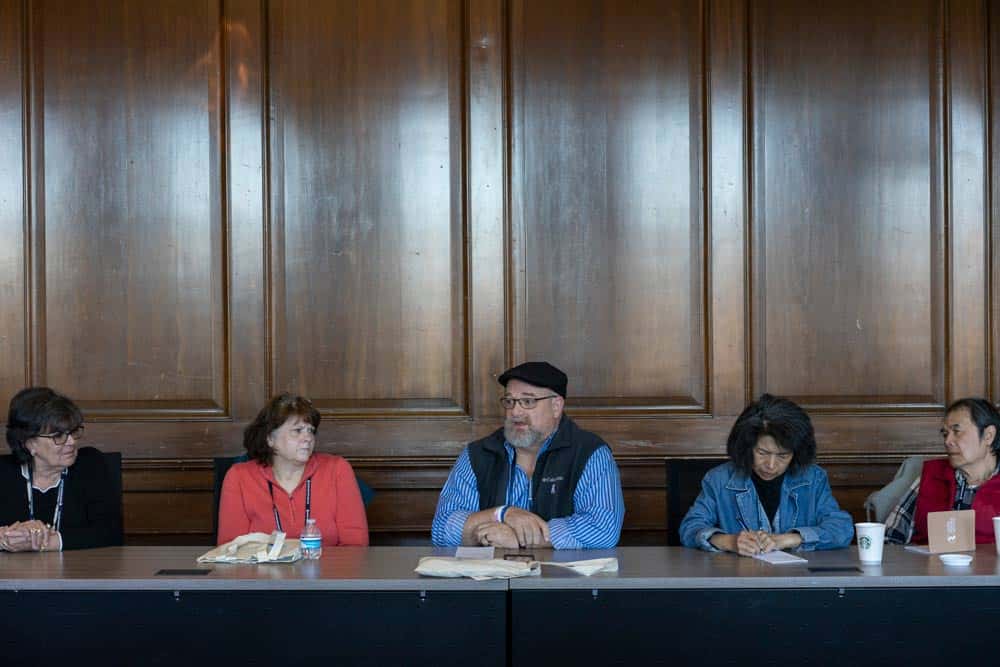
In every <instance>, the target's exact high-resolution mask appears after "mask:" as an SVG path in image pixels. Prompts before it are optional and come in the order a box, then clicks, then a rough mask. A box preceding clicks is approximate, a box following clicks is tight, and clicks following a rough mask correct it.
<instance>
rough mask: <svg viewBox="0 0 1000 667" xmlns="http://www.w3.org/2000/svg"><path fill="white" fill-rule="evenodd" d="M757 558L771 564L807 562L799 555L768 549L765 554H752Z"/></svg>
mask: <svg viewBox="0 0 1000 667" xmlns="http://www.w3.org/2000/svg"><path fill="white" fill-rule="evenodd" d="M754 558H756V559H757V560H762V561H764V562H765V563H770V564H771V565H794V564H796V563H808V562H809V561H808V560H806V559H805V558H802V557H800V556H794V555H792V554H790V553H785V552H784V551H768V552H767V553H766V554H757V555H756V556H754Z"/></svg>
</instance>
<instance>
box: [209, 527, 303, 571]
mask: <svg viewBox="0 0 1000 667" xmlns="http://www.w3.org/2000/svg"><path fill="white" fill-rule="evenodd" d="M301 559H302V552H301V551H300V550H299V541H298V540H286V539H285V534H284V533H282V532H279V531H275V532H273V533H271V534H270V535H268V534H267V533H248V534H246V535H240V536H239V537H237V538H236V539H235V540H233V541H232V542H226V543H225V544H223V545H220V546H217V547H215V548H214V549H212V550H211V551H209V552H208V553H204V554H202V555H201V556H198V562H199V563H251V564H253V563H294V562H295V561H297V560H301Z"/></svg>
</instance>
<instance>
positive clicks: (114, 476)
mask: <svg viewBox="0 0 1000 667" xmlns="http://www.w3.org/2000/svg"><path fill="white" fill-rule="evenodd" d="M101 454H103V456H104V465H105V466H107V470H108V483H109V484H111V490H112V491H113V492H114V495H115V498H116V499H117V500H118V502H117V505H118V516H119V517H121V516H122V515H123V514H124V512H123V511H122V455H121V452H101ZM118 526H119V532H118V535H117V539H116V541H115V544H116V545H117V546H121V545H123V544H124V543H125V535H124V526H123V521H119V522H118Z"/></svg>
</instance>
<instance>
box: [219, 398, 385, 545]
mask: <svg viewBox="0 0 1000 667" xmlns="http://www.w3.org/2000/svg"><path fill="white" fill-rule="evenodd" d="M319 422H320V414H319V412H318V411H317V410H316V408H314V407H313V405H312V403H311V402H309V400H308V399H306V398H303V397H302V396H293V395H291V394H281V395H279V396H275V397H274V398H272V399H271V400H270V402H268V404H267V405H266V406H264V409H263V410H261V411H260V413H259V414H258V415H257V418H256V419H254V420H253V422H251V423H250V425H249V426H247V428H246V430H245V431H244V433H243V446H244V447H245V448H246V450H247V454H249V456H250V460H249V461H247V462H246V463H237V464H235V465H233V467H231V468H230V469H229V472H228V473H226V479H225V480H224V481H223V483H222V495H221V498H220V499H219V536H218V541H219V544H225V543H226V542H229V541H231V540H233V539H235V538H237V537H239V536H240V535H245V534H247V533H270V532H272V531H274V530H280V531H283V532H284V533H285V534H286V535H287V536H288V537H290V538H298V537H299V536H300V535H301V534H302V528H303V527H304V526H305V522H306V519H309V518H312V519H315V520H316V525H317V526H318V527H319V530H320V532H321V533H322V535H323V546H337V545H358V546H367V545H368V520H367V518H366V517H365V507H364V504H363V503H362V501H361V492H360V491H359V490H358V482H357V478H356V477H355V476H354V470H353V469H352V468H351V464H350V463H348V462H347V460H346V459H344V458H342V457H340V456H334V455H333V454H324V453H320V452H315V451H313V450H314V448H315V446H316V429H317V428H318V427H319Z"/></svg>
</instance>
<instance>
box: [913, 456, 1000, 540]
mask: <svg viewBox="0 0 1000 667" xmlns="http://www.w3.org/2000/svg"><path fill="white" fill-rule="evenodd" d="M957 486H958V482H956V481H955V469H954V468H952V467H951V466H950V465H948V459H931V460H930V461H926V462H924V469H923V472H922V473H921V475H920V490H919V491H918V492H917V507H916V509H915V510H914V514H913V539H912V540H911V541H912V542H913V543H914V544H927V513H928V512H941V511H947V510H950V509H951V508H952V506H953V505H954V503H955V489H956V487H957ZM972 509H974V510H976V544H991V543H992V542H993V539H994V538H993V517H995V516H1000V475H997V476H996V477H994V478H993V479H991V480H989V481H988V482H986V483H985V484H983V485H982V486H980V487H979V490H978V491H976V495H975V497H973V499H972Z"/></svg>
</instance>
